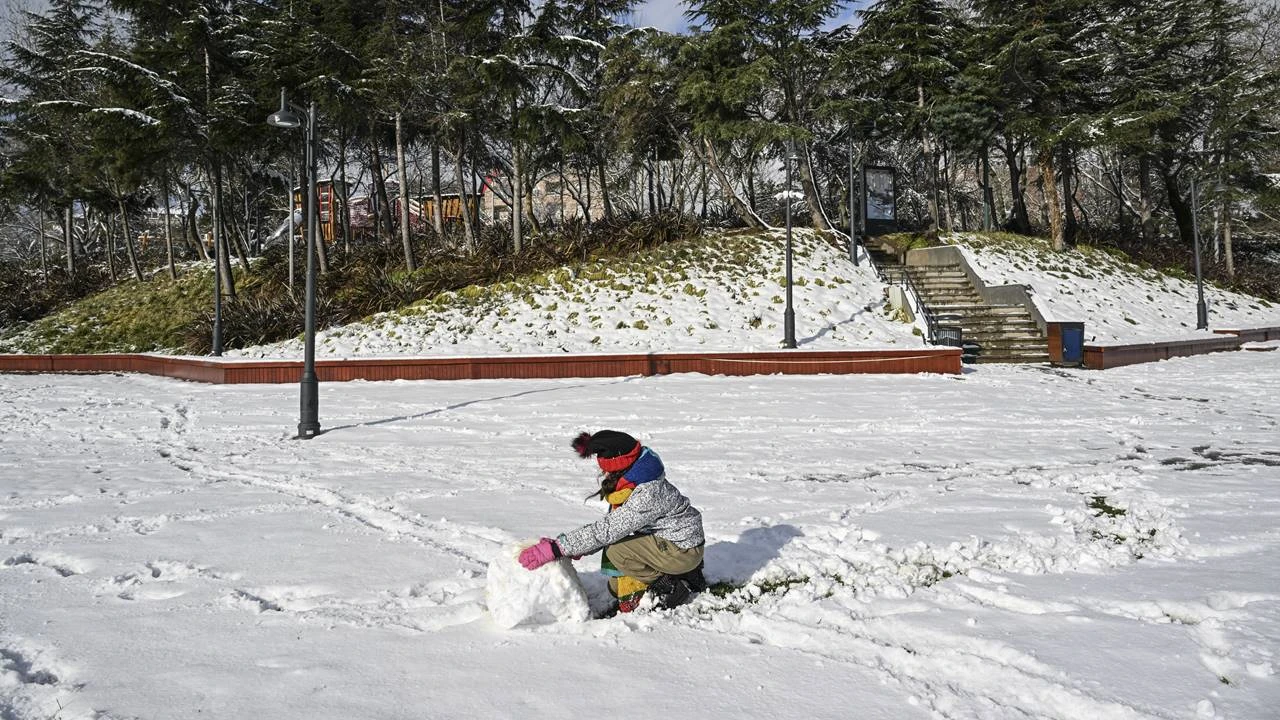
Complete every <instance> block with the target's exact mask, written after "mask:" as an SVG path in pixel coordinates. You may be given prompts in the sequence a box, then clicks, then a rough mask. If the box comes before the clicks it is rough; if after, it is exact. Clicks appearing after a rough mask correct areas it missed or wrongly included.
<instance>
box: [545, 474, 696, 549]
mask: <svg viewBox="0 0 1280 720" xmlns="http://www.w3.org/2000/svg"><path fill="white" fill-rule="evenodd" d="M636 534H641V535H657V536H659V537H661V538H662V539H664V540H667V541H669V542H671V543H674V544H675V545H676V546H677V547H680V548H683V549H685V550H688V549H691V548H695V547H697V546H699V545H701V544H703V543H704V542H706V540H705V538H704V537H703V534H702V513H700V512H698V509H697V508H695V507H694V506H693V504H692V503H690V502H689V498H687V497H685V496H684V495H682V494H681V493H680V491H679V490H677V489H676V487H675V486H674V485H672V484H671V483H669V482H667V478H666V477H665V476H663V477H660V478H658V479H657V480H652V481H650V482H646V483H644V484H642V485H640V486H638V487H636V489H635V490H633V491H632V492H631V496H630V497H629V498H627V501H626V502H624V503H622V505H620V506H618V507H617V508H615V509H614V510H613V511H612V512H610V513H608V514H607V515H605V516H604V517H602V518H600V519H599V520H597V521H595V522H593V523H591V524H590V525H584V526H582V527H580V528H578V529H577V530H572V531H570V532H567V533H564V534H562V535H560V536H559V537H558V538H556V542H557V543H558V544H559V545H560V552H561V553H563V554H565V555H570V556H572V555H589V554H591V553H593V552H595V551H597V550H599V549H600V548H603V547H606V546H608V545H612V544H614V543H616V542H618V541H619V540H623V539H625V538H627V537H629V536H631V535H636Z"/></svg>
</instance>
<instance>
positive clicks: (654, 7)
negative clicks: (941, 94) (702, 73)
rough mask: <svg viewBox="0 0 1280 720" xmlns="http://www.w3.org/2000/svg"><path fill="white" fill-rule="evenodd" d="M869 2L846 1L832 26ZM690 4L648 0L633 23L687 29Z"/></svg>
mask: <svg viewBox="0 0 1280 720" xmlns="http://www.w3.org/2000/svg"><path fill="white" fill-rule="evenodd" d="M866 4H868V3H867V2H866V0H851V1H850V2H846V3H844V10H843V11H841V13H840V15H839V16H837V17H836V18H835V19H834V20H833V21H832V22H831V23H830V25H831V27H836V26H838V25H843V24H844V23H846V22H848V21H849V20H850V19H852V17H853V13H854V11H855V10H856V9H857V8H859V7H862V6H863V5H866ZM686 10H688V6H687V5H686V4H685V2H684V0H647V1H646V2H643V3H641V4H640V6H639V7H637V8H636V11H635V13H633V17H632V24H633V25H636V26H646V25H651V26H653V27H656V28H660V29H662V30H670V31H673V32H676V31H681V30H684V29H686V27H687V26H688V21H687V20H685V17H684V14H685V11H686Z"/></svg>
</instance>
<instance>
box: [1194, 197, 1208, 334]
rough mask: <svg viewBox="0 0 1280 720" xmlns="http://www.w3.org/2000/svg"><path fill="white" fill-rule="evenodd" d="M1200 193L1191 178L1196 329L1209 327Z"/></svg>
mask: <svg viewBox="0 0 1280 720" xmlns="http://www.w3.org/2000/svg"><path fill="white" fill-rule="evenodd" d="M1199 214H1200V194H1199V187H1198V185H1197V184H1196V179H1195V178H1194V177H1193V178H1191V234H1192V237H1193V238H1194V239H1195V254H1196V329H1197V330H1207V329H1209V307H1208V306H1207V305H1205V302H1204V274H1203V273H1202V272H1201V269H1200V221H1199V220H1198V219H1197V218H1198V217H1199Z"/></svg>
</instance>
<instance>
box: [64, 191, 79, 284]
mask: <svg viewBox="0 0 1280 720" xmlns="http://www.w3.org/2000/svg"><path fill="white" fill-rule="evenodd" d="M64 217H65V218H66V219H65V221H64V223H63V226H62V232H63V236H64V239H65V241H66V244H67V277H71V276H74V275H75V274H76V246H75V234H76V232H75V228H74V227H73V226H72V224H71V221H72V218H74V217H75V207H74V205H68V206H67V209H66V211H65V214H64Z"/></svg>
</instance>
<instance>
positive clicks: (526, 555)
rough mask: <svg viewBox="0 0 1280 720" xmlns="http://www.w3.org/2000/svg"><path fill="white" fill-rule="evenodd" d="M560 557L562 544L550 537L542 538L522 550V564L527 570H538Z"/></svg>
mask: <svg viewBox="0 0 1280 720" xmlns="http://www.w3.org/2000/svg"><path fill="white" fill-rule="evenodd" d="M558 557H560V546H559V545H556V541H555V540H552V539H550V538H542V539H541V540H539V541H538V542H537V543H536V544H534V545H530V546H529V547H527V548H525V549H523V550H521V551H520V564H521V565H523V566H524V568H525V570H537V569H538V568H540V567H542V566H543V565H546V564H547V563H549V562H551V561H552V560H555V559H556V558H558Z"/></svg>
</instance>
